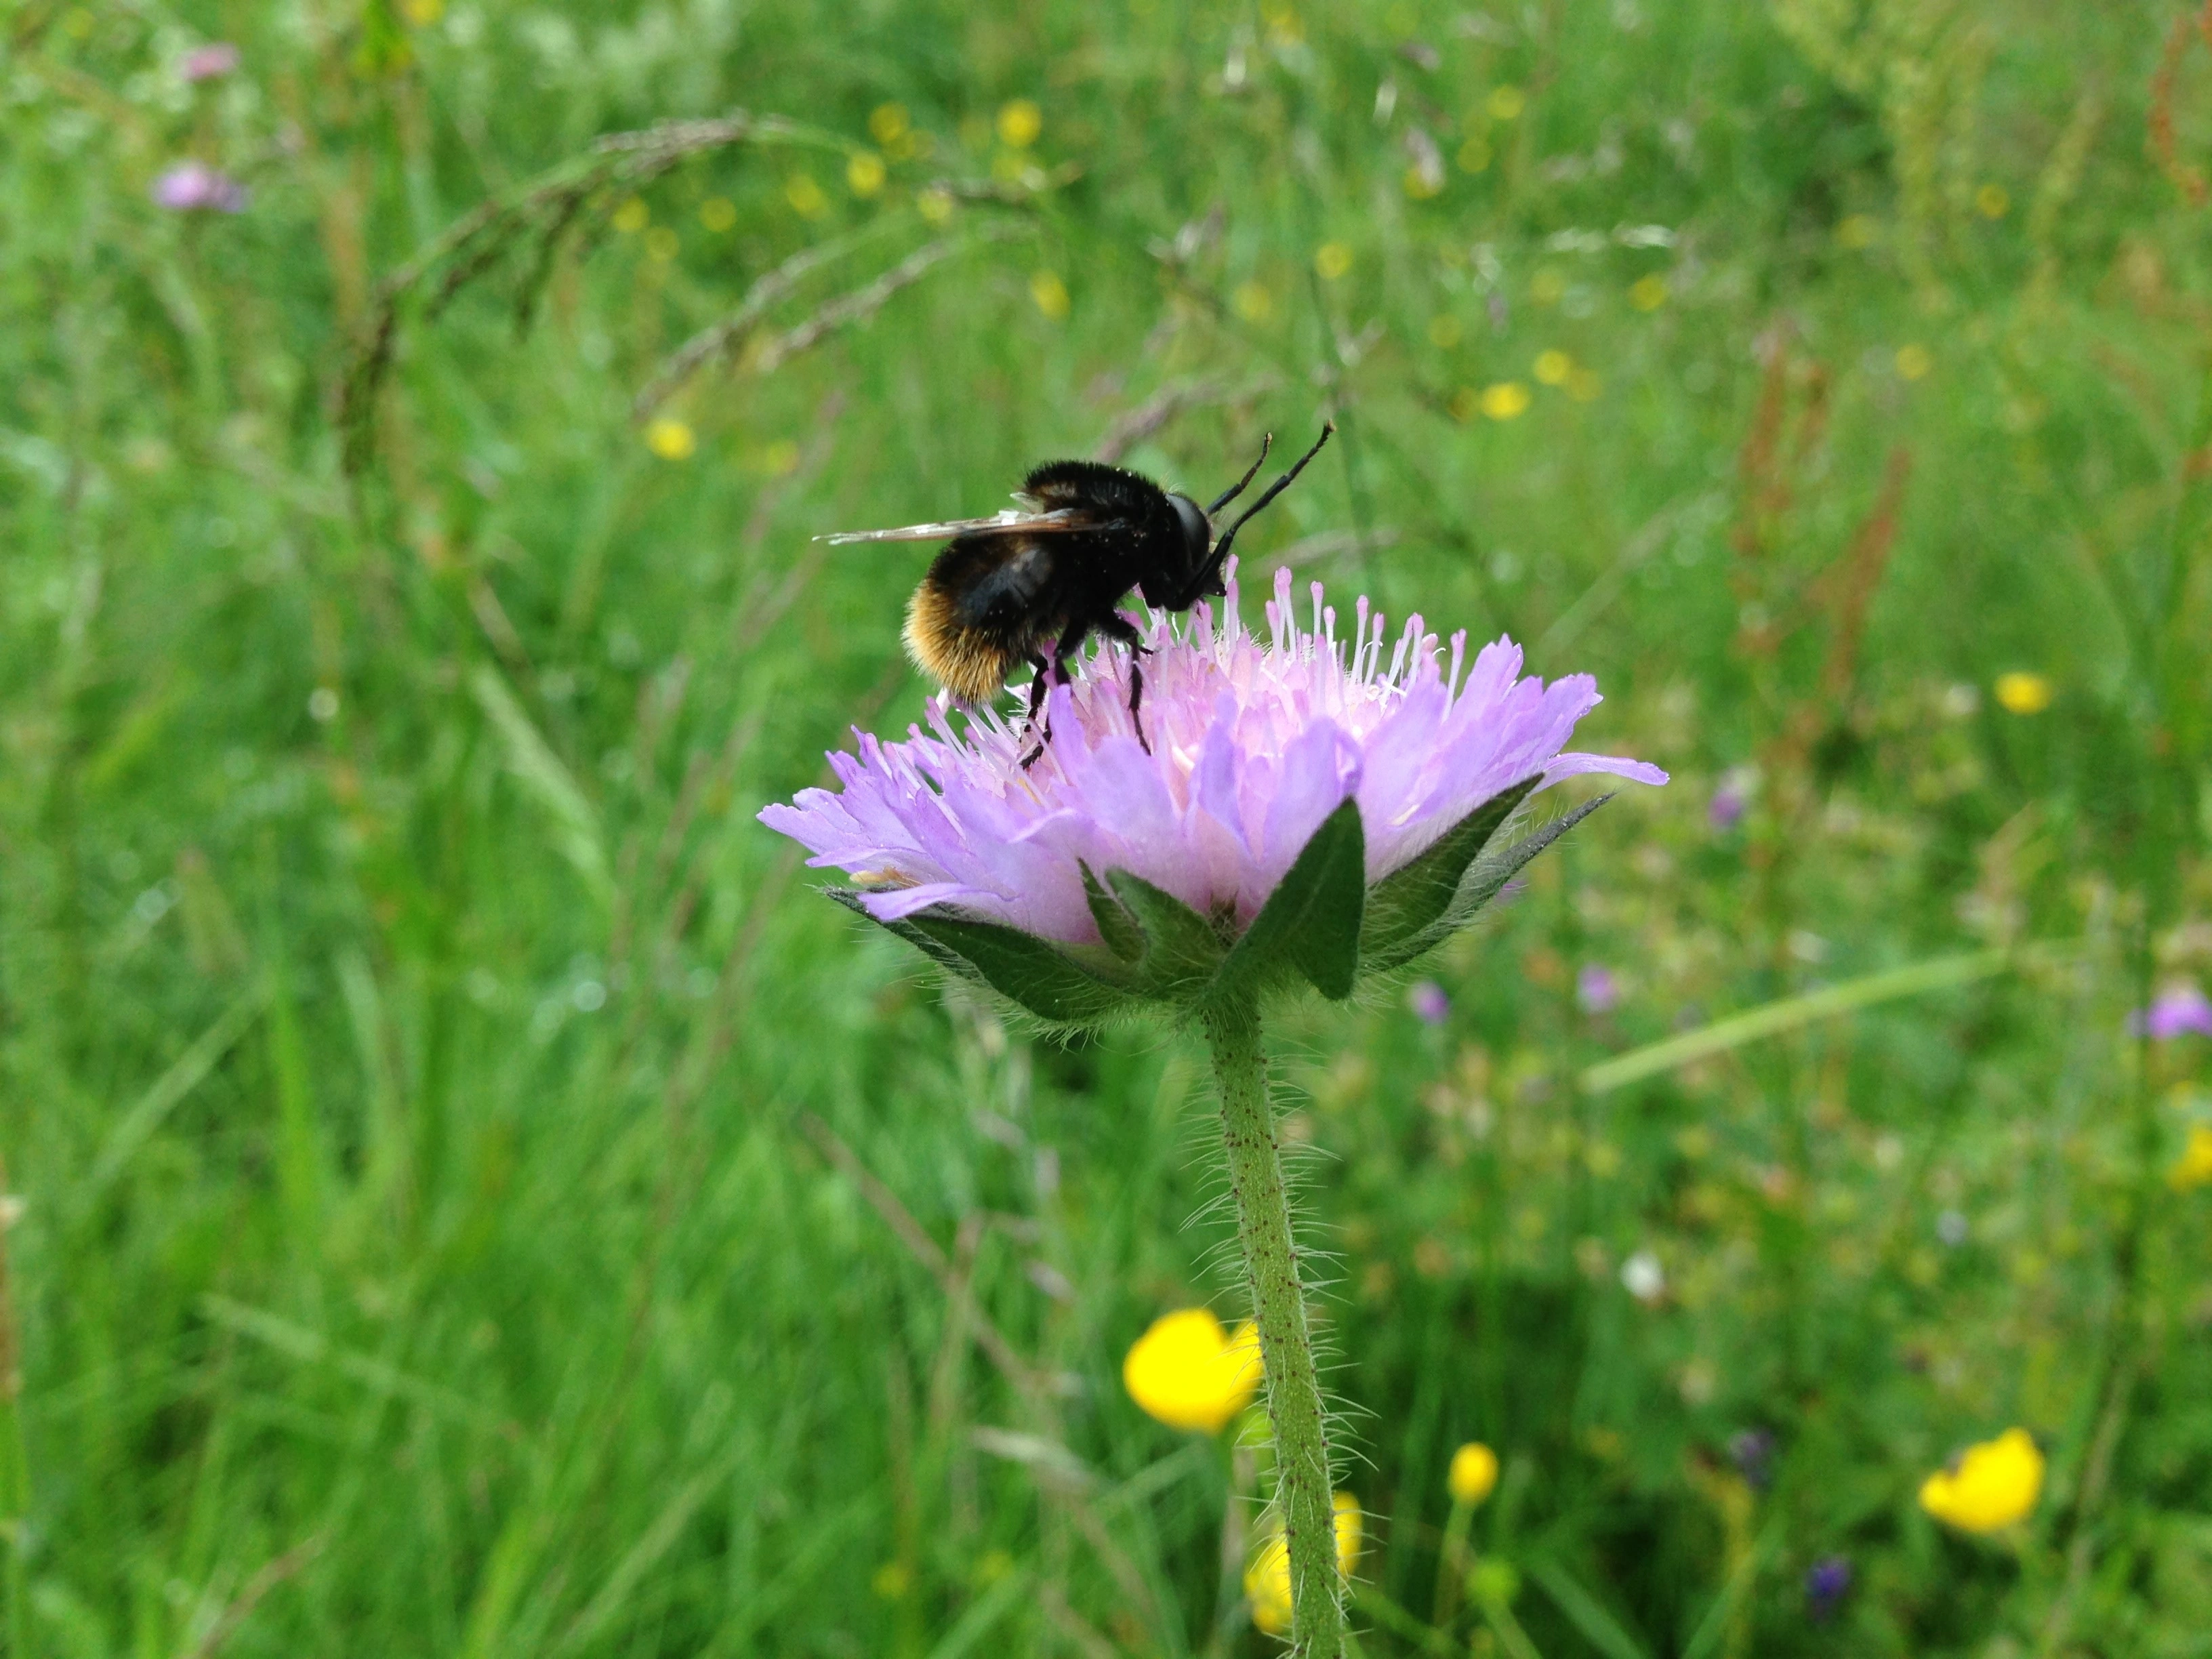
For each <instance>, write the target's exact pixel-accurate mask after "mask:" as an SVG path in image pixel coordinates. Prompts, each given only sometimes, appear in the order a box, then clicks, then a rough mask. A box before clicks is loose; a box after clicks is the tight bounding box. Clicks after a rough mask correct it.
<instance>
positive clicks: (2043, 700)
mask: <svg viewBox="0 0 2212 1659" xmlns="http://www.w3.org/2000/svg"><path fill="white" fill-rule="evenodd" d="M1996 691H1997V706H1998V707H1999V708H2002V709H2003V710H2004V711H2005V713H2006V714H2041V713H2042V712H2043V711H2044V710H2045V709H2046V708H2050V707H2051V697H2052V696H2053V693H2052V690H2051V682H2050V680H2049V679H2048V678H2045V676H2043V675H2041V674H2026V673H2011V674H2000V675H1998V676H1997V685H1996Z"/></svg>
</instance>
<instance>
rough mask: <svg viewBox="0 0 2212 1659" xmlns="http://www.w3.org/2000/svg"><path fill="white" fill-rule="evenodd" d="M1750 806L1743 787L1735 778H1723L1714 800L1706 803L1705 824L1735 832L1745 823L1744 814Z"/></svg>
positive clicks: (1715, 791)
mask: <svg viewBox="0 0 2212 1659" xmlns="http://www.w3.org/2000/svg"><path fill="white" fill-rule="evenodd" d="M1750 805H1751V801H1750V799H1749V798H1748V797H1747V796H1746V795H1745V793H1744V792H1743V786H1742V785H1741V783H1739V782H1737V781H1735V779H1733V778H1723V779H1722V780H1721V783H1720V787H1718V788H1717V789H1715V790H1714V791H1713V798H1712V799H1711V801H1709V802H1708V803H1706V805H1705V822H1706V823H1710V824H1711V825H1712V827H1713V828H1714V829H1721V830H1728V829H1735V827H1736V825H1738V824H1739V823H1742V822H1743V815H1744V812H1745V811H1746V810H1747V808H1748V807H1749V806H1750Z"/></svg>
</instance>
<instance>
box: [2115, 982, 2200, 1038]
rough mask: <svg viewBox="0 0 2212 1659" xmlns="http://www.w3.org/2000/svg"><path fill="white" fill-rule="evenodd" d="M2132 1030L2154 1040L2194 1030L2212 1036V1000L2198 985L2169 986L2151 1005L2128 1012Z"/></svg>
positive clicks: (2134, 1033) (2173, 1036)
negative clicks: (2206, 998) (2207, 998)
mask: <svg viewBox="0 0 2212 1659" xmlns="http://www.w3.org/2000/svg"><path fill="white" fill-rule="evenodd" d="M2128 1030H2129V1031H2130V1033H2132V1034H2133V1035H2135V1036H2149V1037H2150V1038H2151V1040H2152V1041H2153V1042H2172V1041H2173V1039H2174V1038H2176V1037H2178V1036H2182V1035H2183V1034H2185V1033H2186V1032H2191V1031H2194V1032H2195V1033H2196V1034H2197V1036H2208V1037H2212V1001H2207V1000H2205V996H2204V993H2203V992H2202V991H2200V990H2198V989H2197V987H2195V986H2194V985H2175V986H2169V987H2167V988H2166V990H2164V991H2161V992H2160V993H2159V994H2158V995H2157V996H2156V997H2155V998H2154V999H2153V1000H2152V1002H2151V1005H2150V1006H2149V1007H2148V1008H2145V1009H2142V1010H2139V1011H2138V1012H2135V1013H2133V1014H2130V1015H2129V1016H2128Z"/></svg>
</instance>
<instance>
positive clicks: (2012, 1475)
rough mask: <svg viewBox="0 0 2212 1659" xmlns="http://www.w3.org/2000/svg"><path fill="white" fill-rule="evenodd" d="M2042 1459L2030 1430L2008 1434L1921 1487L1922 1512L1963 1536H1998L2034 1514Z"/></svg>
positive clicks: (1972, 1449)
mask: <svg viewBox="0 0 2212 1659" xmlns="http://www.w3.org/2000/svg"><path fill="white" fill-rule="evenodd" d="M2042 1492H2043V1453H2042V1451H2041V1450H2040V1449H2039V1448H2038V1447H2037V1445H2036V1443H2035V1442H2034V1441H2033V1439H2032V1438H2030V1437H2029V1435H2028V1432H2027V1430H2026V1429H2007V1430H2006V1431H2004V1432H2003V1433H2002V1434H2001V1435H1999V1436H1998V1437H1996V1439H1994V1440H1984V1441H1983V1442H1981V1443H1979V1444H1978V1445H1972V1446H1969V1447H1967V1448H1966V1450H1965V1451H1964V1452H1962V1453H1960V1455H1959V1457H1958V1459H1957V1460H1956V1461H1955V1462H1954V1463H1953V1464H1952V1466H1951V1467H1950V1468H1942V1469H1938V1470H1936V1473H1935V1474H1931V1475H1929V1477H1928V1478H1927V1480H1923V1481H1922V1482H1921V1483H1920V1507H1921V1508H1922V1509H1923V1510H1927V1511H1928V1513H1929V1514H1930V1515H1932V1516H1935V1517H1936V1519H1937V1520H1938V1521H1941V1522H1943V1523H1944V1524H1945V1525H1947V1526H1953V1527H1956V1528H1959V1529H1960V1531H1961V1532H1996V1531H1999V1530H2001V1529H2002V1528H2006V1527H2008V1526H2010V1525H2012V1523H2013V1522H2015V1521H2018V1520H2020V1519H2021V1517H2022V1516H2026V1515H2027V1514H2029V1513H2030V1512H2031V1511H2032V1510H2033V1509H2034V1508H2035V1500H2036V1499H2037V1498H2039V1497H2040V1496H2041V1495H2042Z"/></svg>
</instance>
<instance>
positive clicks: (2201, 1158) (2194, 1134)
mask: <svg viewBox="0 0 2212 1659" xmlns="http://www.w3.org/2000/svg"><path fill="white" fill-rule="evenodd" d="M2166 1180H2168V1181H2169V1182H2172V1184H2173V1188H2174V1190H2175V1191H2177V1192H2187V1191H2188V1190H2189V1189H2190V1188H2191V1187H2203V1186H2208V1185H2212V1124H2207V1123H2192V1124H2191V1125H2190V1126H2189V1139H2188V1142H2187V1144H2186V1145H2185V1146H2183V1147H2182V1149H2181V1156H2180V1157H2179V1158H2176V1159H2175V1160H2174V1164H2173V1167H2172V1169H2170V1170H2167V1171H2166Z"/></svg>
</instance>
